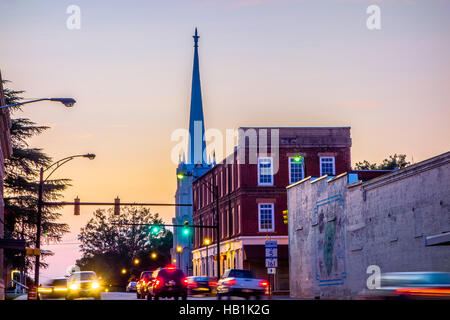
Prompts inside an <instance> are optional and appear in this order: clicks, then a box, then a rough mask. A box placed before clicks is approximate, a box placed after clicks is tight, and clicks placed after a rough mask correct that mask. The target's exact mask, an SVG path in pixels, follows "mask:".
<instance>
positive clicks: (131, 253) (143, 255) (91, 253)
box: [76, 207, 172, 288]
mask: <svg viewBox="0 0 450 320" xmlns="http://www.w3.org/2000/svg"><path fill="white" fill-rule="evenodd" d="M162 223H163V221H162V220H161V219H160V218H159V215H158V214H157V213H156V214H154V215H153V214H151V213H150V210H149V209H147V208H143V207H125V208H122V209H121V212H120V214H119V215H114V213H113V210H112V209H109V210H107V211H105V210H104V209H97V210H96V211H95V212H94V216H93V218H91V219H90V220H89V222H88V223H87V224H86V226H84V227H83V228H81V231H80V234H79V235H78V240H79V241H81V245H80V250H81V252H82V254H83V256H82V258H81V259H79V260H77V262H76V264H77V265H78V266H79V267H80V269H81V270H94V271H95V272H96V273H97V274H98V275H101V276H102V278H103V279H107V280H106V281H108V282H109V283H110V284H112V285H114V286H120V287H122V288H125V286H126V283H127V281H128V280H129V279H130V278H133V277H138V276H139V274H140V272H141V271H142V270H153V269H156V268H157V267H159V266H163V265H166V264H168V263H169V262H170V248H171V247H172V232H170V231H169V230H167V229H165V228H164V226H161V227H160V228H159V229H158V231H157V232H154V231H152V226H151V225H161V224H162ZM130 224H131V225H130ZM152 252H155V253H157V258H156V259H152V258H151V256H150V255H151V253H152ZM135 258H138V259H139V261H140V262H139V264H138V265H135V264H134V259H135ZM122 269H125V270H126V273H122V272H121V270H122Z"/></svg>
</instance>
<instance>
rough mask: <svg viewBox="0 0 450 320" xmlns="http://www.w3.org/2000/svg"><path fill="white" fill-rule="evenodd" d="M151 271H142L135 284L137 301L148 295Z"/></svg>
mask: <svg viewBox="0 0 450 320" xmlns="http://www.w3.org/2000/svg"><path fill="white" fill-rule="evenodd" d="M152 273H153V271H142V272H141V276H140V277H139V280H138V282H137V283H136V297H137V298H138V299H145V296H146V295H147V294H148V292H147V285H148V284H149V282H150V281H151V280H152Z"/></svg>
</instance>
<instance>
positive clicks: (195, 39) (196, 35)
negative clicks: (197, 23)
mask: <svg viewBox="0 0 450 320" xmlns="http://www.w3.org/2000/svg"><path fill="white" fill-rule="evenodd" d="M192 38H194V47H195V48H198V38H200V36H199V35H198V33H197V27H196V28H195V34H194V35H193V36H192Z"/></svg>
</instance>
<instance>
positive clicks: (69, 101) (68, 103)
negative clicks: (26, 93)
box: [0, 98, 77, 109]
mask: <svg viewBox="0 0 450 320" xmlns="http://www.w3.org/2000/svg"><path fill="white" fill-rule="evenodd" d="M39 101H56V102H61V103H62V104H63V105H65V106H66V107H67V108H71V107H73V105H74V104H75V102H77V101H76V100H75V99H73V98H42V99H35V100H30V101H23V102H17V103H13V104H8V105H6V106H1V107H0V109H5V108H11V107H18V106H21V105H24V104H27V103H33V102H39Z"/></svg>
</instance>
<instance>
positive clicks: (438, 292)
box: [357, 272, 450, 300]
mask: <svg viewBox="0 0 450 320" xmlns="http://www.w3.org/2000/svg"><path fill="white" fill-rule="evenodd" d="M379 284H380V285H379V287H378V288H374V289H365V290H363V291H361V292H360V293H359V294H358V296H357V298H358V299H369V300H372V299H373V300H379V299H383V300H385V299H386V300H390V299H421V300H422V299H450V272H389V273H382V274H381V276H380V283H379Z"/></svg>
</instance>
